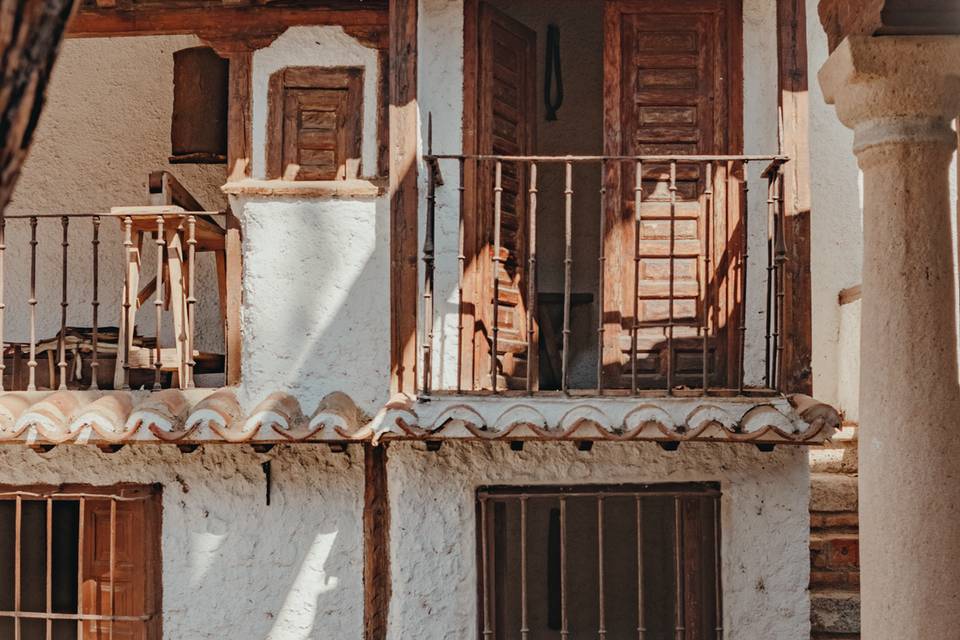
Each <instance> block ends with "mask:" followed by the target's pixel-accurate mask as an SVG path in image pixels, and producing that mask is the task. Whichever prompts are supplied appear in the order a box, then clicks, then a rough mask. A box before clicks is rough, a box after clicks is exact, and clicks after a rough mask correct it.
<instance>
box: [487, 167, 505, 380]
mask: <svg viewBox="0 0 960 640" xmlns="http://www.w3.org/2000/svg"><path fill="white" fill-rule="evenodd" d="M493 180H494V182H493V328H492V330H491V333H492V338H493V340H492V344H491V348H490V387H491V389H492V390H493V393H497V359H498V357H499V344H498V339H499V337H500V317H499V316H500V265H501V263H502V262H503V258H502V256H501V255H500V251H501V247H500V225H501V213H502V212H501V206H502V202H503V163H502V162H501V161H500V160H497V164H496V169H495V170H494V179H493Z"/></svg>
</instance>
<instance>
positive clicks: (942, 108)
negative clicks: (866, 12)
mask: <svg viewBox="0 0 960 640" xmlns="http://www.w3.org/2000/svg"><path fill="white" fill-rule="evenodd" d="M818 78H819V80H820V86H821V87H822V88H823V93H824V97H825V99H826V101H827V103H828V104H832V105H834V106H835V107H836V110H837V117H838V118H839V119H840V121H841V122H843V124H845V125H846V126H847V127H849V128H851V129H853V130H854V152H855V153H857V155H860V154H861V153H863V152H864V151H866V150H867V149H870V148H873V147H876V146H878V145H885V144H907V143H909V144H922V143H928V144H934V145H942V146H943V147H944V148H945V149H947V150H949V149H952V148H953V147H954V146H955V145H956V141H957V138H956V134H955V133H954V132H953V129H952V128H951V125H950V122H951V121H952V120H953V119H954V118H955V117H956V116H957V115H958V113H960V36H883V37H865V36H851V37H848V38H846V39H845V40H844V41H843V42H842V43H841V44H840V46H838V47H837V49H836V50H835V51H834V52H833V53H832V54H830V57H829V58H828V59H827V62H826V63H825V64H824V65H823V67H822V68H821V69H820V73H819V74H818Z"/></svg>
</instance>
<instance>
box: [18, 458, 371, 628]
mask: <svg viewBox="0 0 960 640" xmlns="http://www.w3.org/2000/svg"><path fill="white" fill-rule="evenodd" d="M362 456H363V453H362V450H361V449H359V448H356V447H351V448H350V449H349V450H348V452H347V453H346V454H334V453H330V452H329V450H328V449H327V448H326V447H322V446H317V447H310V446H294V447H278V448H276V449H274V450H273V451H272V452H271V453H269V454H265V455H258V454H255V453H253V452H252V451H251V450H250V449H249V448H246V447H234V446H223V447H219V446H211V447H205V448H203V449H201V450H199V451H197V452H194V453H191V454H181V453H180V452H179V451H178V450H177V449H176V448H175V447H166V446H164V447H149V446H146V447H126V448H124V449H123V450H121V451H120V452H118V453H115V454H109V455H108V454H103V453H100V452H99V451H98V450H97V449H95V448H93V447H84V446H66V447H60V448H58V449H54V450H53V451H52V452H50V453H49V454H45V455H43V456H41V455H38V454H36V453H34V452H33V451H32V450H30V449H27V448H26V447H2V448H0V484H30V483H49V484H58V483H61V482H68V483H73V482H77V483H85V484H96V485H109V484H113V483H119V482H134V483H144V484H152V483H160V484H162V485H163V518H162V556H163V637H164V638H166V639H169V640H188V639H189V640H194V639H199V638H249V639H250V640H254V639H264V640H308V639H312V640H326V639H328V638H336V639H337V640H360V639H361V638H362V637H363V584H362V583H363V581H362V576H363V548H362V540H363V536H362V513H363V458H362ZM267 459H270V460H272V462H271V466H272V478H273V488H272V495H271V504H270V506H267V505H266V504H265V496H266V485H265V480H264V475H263V471H262V469H261V463H262V462H263V461H265V460H267Z"/></svg>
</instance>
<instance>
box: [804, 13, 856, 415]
mask: <svg viewBox="0 0 960 640" xmlns="http://www.w3.org/2000/svg"><path fill="white" fill-rule="evenodd" d="M826 59H827V36H826V33H824V31H823V27H821V26H820V18H819V15H818V13H817V2H816V0H808V1H807V65H808V68H809V71H810V73H809V77H810V81H809V93H808V99H809V105H810V196H811V214H810V276H811V282H812V284H811V290H812V291H811V293H812V310H813V317H812V320H813V324H812V328H813V358H812V367H813V392H814V394H815V395H816V397H817V398H818V399H820V400H822V401H823V402H827V403H830V404H833V405H835V406H837V407H838V408H839V409H841V410H844V411H846V412H847V413H848V415H849V414H851V413H855V411H856V408H855V406H852V405H851V404H850V403H851V401H852V400H853V398H852V397H851V394H850V393H849V386H847V387H846V388H845V389H841V388H840V385H841V384H844V383H843V380H848V379H849V375H850V373H849V365H850V354H851V352H850V348H849V347H850V345H851V340H852V341H853V347H854V349H856V350H859V327H858V328H857V337H855V338H851V337H850V336H849V332H846V335H845V337H844V341H843V342H842V343H841V341H840V338H841V309H840V305H839V300H838V295H839V293H840V291H841V290H842V289H845V288H847V287H852V286H854V285H856V284H859V283H860V271H861V265H862V256H863V232H862V222H861V221H862V206H861V202H862V198H861V194H860V191H861V181H860V171H859V169H858V168H857V161H856V158H855V157H854V155H853V132H852V131H850V130H849V129H847V128H846V127H844V126H843V125H842V124H840V121H839V120H838V119H837V116H836V113H835V111H834V108H833V107H832V106H829V105H827V104H826V102H824V99H823V92H822V91H821V90H820V85H819V84H818V83H817V80H816V74H817V71H818V70H819V69H820V67H821V66H822V65H823V63H824V62H825V61H826ZM857 324H858V323H857ZM842 370H848V373H847V374H845V376H844V377H843V378H842V377H841V373H840V372H841V371H842ZM856 375H859V370H858V371H857V374H856ZM841 399H843V403H841V402H840V401H841Z"/></svg>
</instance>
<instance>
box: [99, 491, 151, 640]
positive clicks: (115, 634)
mask: <svg viewBox="0 0 960 640" xmlns="http://www.w3.org/2000/svg"><path fill="white" fill-rule="evenodd" d="M115 505H116V513H115V522H116V526H115V530H114V534H113V536H111V508H112V507H111V501H110V500H88V501H87V502H86V504H85V508H84V522H83V576H82V581H83V594H82V602H83V610H82V611H81V613H84V614H93V615H103V616H109V615H116V616H133V617H146V616H152V617H151V618H150V619H148V620H144V621H129V622H127V621H123V622H108V621H87V622H84V635H83V640H107V638H113V639H114V640H159V637H160V617H159V611H160V607H159V592H158V590H157V588H156V582H157V581H156V577H157V575H158V572H159V571H160V509H159V497H158V496H153V497H152V498H150V499H146V500H131V501H123V500H117V501H116V503H115ZM111 540H112V543H111ZM111 547H112V548H113V577H112V582H111ZM111 584H112V588H111ZM111 626H112V627H113V629H112V634H111Z"/></svg>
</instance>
